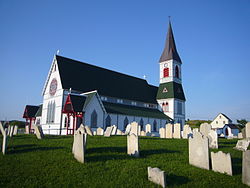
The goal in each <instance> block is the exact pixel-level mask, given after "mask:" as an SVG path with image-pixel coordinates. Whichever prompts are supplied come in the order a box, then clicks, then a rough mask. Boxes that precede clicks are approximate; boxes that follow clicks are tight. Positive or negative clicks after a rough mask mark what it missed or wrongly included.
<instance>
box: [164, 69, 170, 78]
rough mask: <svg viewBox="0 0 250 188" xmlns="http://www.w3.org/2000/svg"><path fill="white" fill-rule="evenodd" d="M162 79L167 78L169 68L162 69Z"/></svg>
mask: <svg viewBox="0 0 250 188" xmlns="http://www.w3.org/2000/svg"><path fill="white" fill-rule="evenodd" d="M163 77H164V78H166V77H169V68H164V69H163Z"/></svg>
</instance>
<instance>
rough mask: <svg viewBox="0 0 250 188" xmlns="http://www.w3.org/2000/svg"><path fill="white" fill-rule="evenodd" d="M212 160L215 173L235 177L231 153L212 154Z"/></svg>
mask: <svg viewBox="0 0 250 188" xmlns="http://www.w3.org/2000/svg"><path fill="white" fill-rule="evenodd" d="M211 160H212V170H213V171H215V172H220V173H226V174H228V175H230V176H232V175H233V172H232V161H231V155H230V153H223V152H222V151H219V152H217V153H214V152H211Z"/></svg>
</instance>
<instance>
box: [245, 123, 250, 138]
mask: <svg viewBox="0 0 250 188" xmlns="http://www.w3.org/2000/svg"><path fill="white" fill-rule="evenodd" d="M245 131H246V138H250V122H248V123H247V124H246V126H245Z"/></svg>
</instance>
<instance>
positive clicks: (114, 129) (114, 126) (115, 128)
mask: <svg viewBox="0 0 250 188" xmlns="http://www.w3.org/2000/svg"><path fill="white" fill-rule="evenodd" d="M112 127H113V128H112V132H111V135H116V131H117V126H116V125H113V126H112Z"/></svg>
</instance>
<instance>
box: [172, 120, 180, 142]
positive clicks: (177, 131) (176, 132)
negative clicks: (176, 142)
mask: <svg viewBox="0 0 250 188" xmlns="http://www.w3.org/2000/svg"><path fill="white" fill-rule="evenodd" d="M173 137H174V138H181V124H179V123H175V124H174V134H173Z"/></svg>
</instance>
